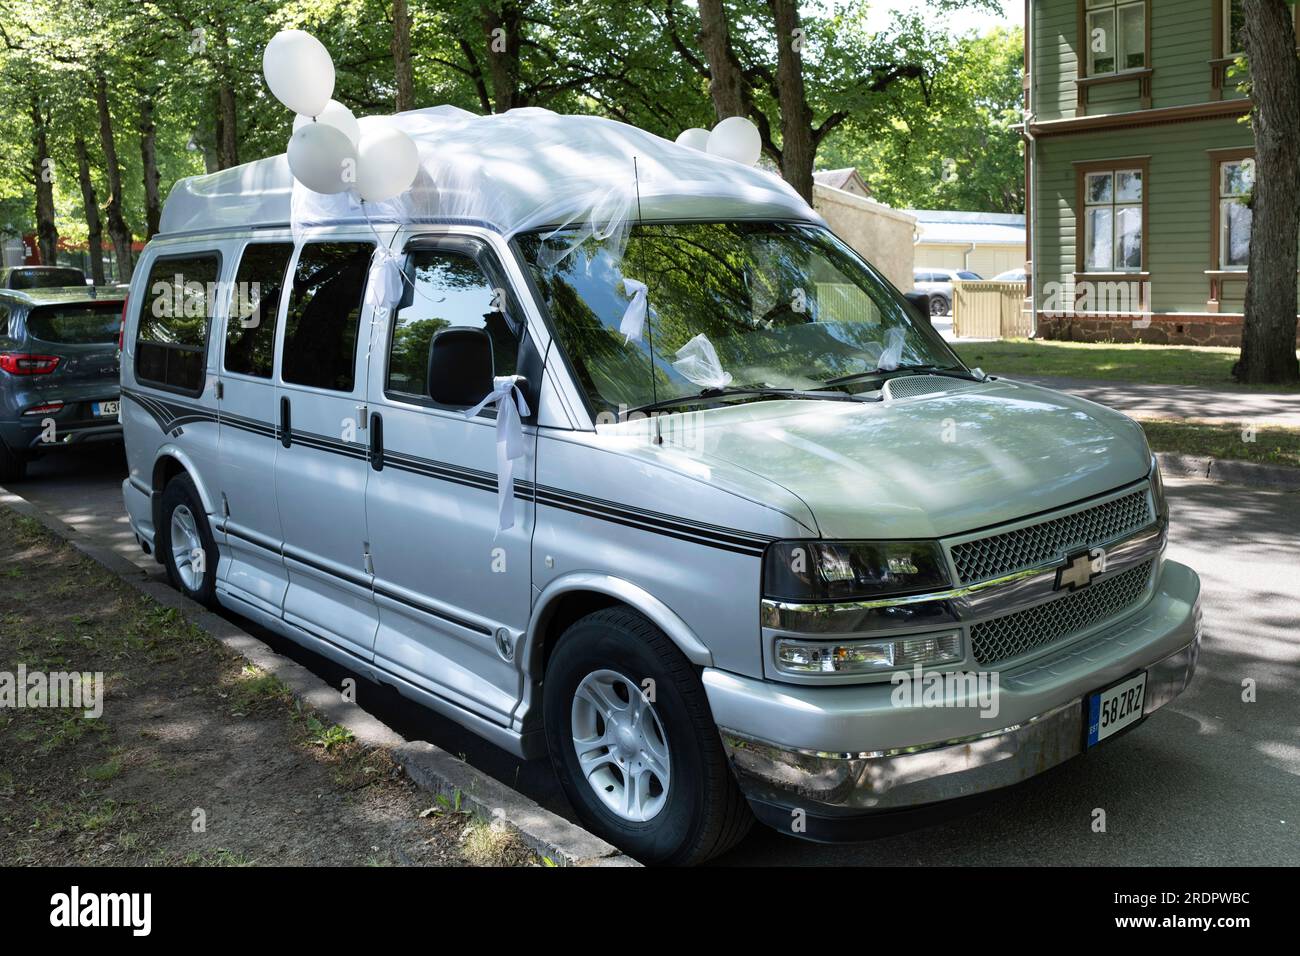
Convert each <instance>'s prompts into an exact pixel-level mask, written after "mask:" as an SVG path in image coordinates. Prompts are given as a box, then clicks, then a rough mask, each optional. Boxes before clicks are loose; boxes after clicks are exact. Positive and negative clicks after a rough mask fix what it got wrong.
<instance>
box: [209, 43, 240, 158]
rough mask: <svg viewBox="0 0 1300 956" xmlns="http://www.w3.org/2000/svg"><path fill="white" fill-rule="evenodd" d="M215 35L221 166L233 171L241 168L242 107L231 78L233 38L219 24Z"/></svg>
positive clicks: (218, 143) (217, 137) (218, 147)
mask: <svg viewBox="0 0 1300 956" xmlns="http://www.w3.org/2000/svg"><path fill="white" fill-rule="evenodd" d="M213 34H214V41H215V44H214V45H215V47H216V50H217V54H216V55H217V60H216V67H217V118H216V134H217V135H216V140H217V166H218V168H220V169H229V168H230V167H231V166H238V165H239V136H238V126H237V123H236V114H237V113H238V104H237V103H236V102H235V85H234V82H233V81H232V80H231V78H230V76H231V66H230V58H231V55H230V37H229V34H228V33H227V31H226V25H225V24H224V23H221V22H218V23H217V24H216V26H215V27H214V29H213Z"/></svg>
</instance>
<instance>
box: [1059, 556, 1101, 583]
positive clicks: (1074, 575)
mask: <svg viewBox="0 0 1300 956" xmlns="http://www.w3.org/2000/svg"><path fill="white" fill-rule="evenodd" d="M1095 574H1096V572H1095V571H1094V570H1093V560H1092V556H1091V555H1089V554H1088V552H1087V551H1083V552H1080V553H1079V554H1076V555H1073V556H1071V557H1069V558H1066V559H1065V564H1064V565H1063V566H1061V567H1059V568H1057V569H1056V590H1057V591H1059V590H1061V588H1065V587H1068V588H1069V589H1070V590H1071V591H1077V590H1078V589H1079V588H1086V587H1087V586H1088V585H1089V584H1091V583H1092V579H1093V576H1094V575H1095Z"/></svg>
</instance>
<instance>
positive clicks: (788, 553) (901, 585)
mask: <svg viewBox="0 0 1300 956" xmlns="http://www.w3.org/2000/svg"><path fill="white" fill-rule="evenodd" d="M948 580H949V579H948V564H947V561H946V560H945V559H944V555H943V549H942V548H940V547H939V542H937V541H817V540H810V541H777V542H774V543H773V544H772V545H771V546H770V547H769V548H768V549H767V554H766V555H765V556H764V558H763V596H764V597H766V598H768V599H771V600H775V601H789V602H795V603H800V604H803V603H815V602H829V601H869V600H873V599H876V598H884V597H890V596H894V595H906V594H917V593H922V592H925V591H930V590H936V589H942V588H944V587H947V586H948Z"/></svg>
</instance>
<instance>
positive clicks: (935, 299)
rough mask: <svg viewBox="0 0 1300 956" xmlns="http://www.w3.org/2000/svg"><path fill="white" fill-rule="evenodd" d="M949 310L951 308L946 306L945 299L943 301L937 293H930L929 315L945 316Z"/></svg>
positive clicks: (946, 301)
mask: <svg viewBox="0 0 1300 956" xmlns="http://www.w3.org/2000/svg"><path fill="white" fill-rule="evenodd" d="M950 308H952V306H950V305H948V300H947V299H945V298H944V297H943V296H941V295H938V294H937V293H934V292H931V293H930V314H931V315H947V314H948V310H949V309H950Z"/></svg>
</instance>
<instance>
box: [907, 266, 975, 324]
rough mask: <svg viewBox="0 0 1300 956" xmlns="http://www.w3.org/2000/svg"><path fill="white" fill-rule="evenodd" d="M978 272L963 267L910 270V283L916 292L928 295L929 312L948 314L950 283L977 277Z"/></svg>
mask: <svg viewBox="0 0 1300 956" xmlns="http://www.w3.org/2000/svg"><path fill="white" fill-rule="evenodd" d="M979 278H980V276H979V274H978V273H975V272H970V271H968V270H965V269H930V268H917V269H913V270H912V285H913V287H914V288H915V289H916V291H917V292H924V293H926V294H927V295H929V296H930V314H931V315H948V314H949V313H950V312H952V284H953V282H954V281H956V280H957V279H979Z"/></svg>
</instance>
